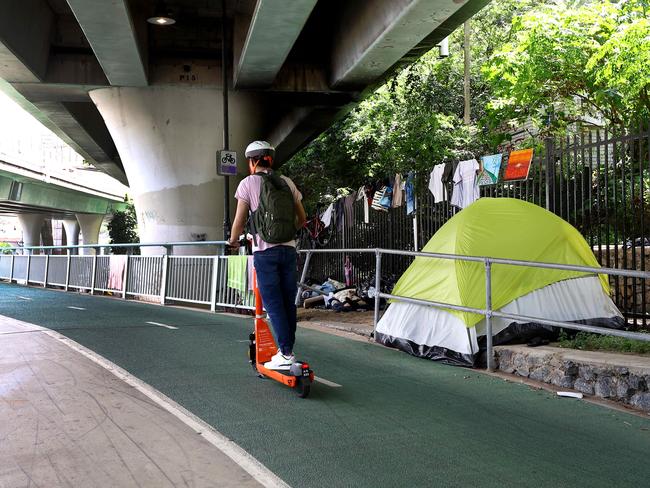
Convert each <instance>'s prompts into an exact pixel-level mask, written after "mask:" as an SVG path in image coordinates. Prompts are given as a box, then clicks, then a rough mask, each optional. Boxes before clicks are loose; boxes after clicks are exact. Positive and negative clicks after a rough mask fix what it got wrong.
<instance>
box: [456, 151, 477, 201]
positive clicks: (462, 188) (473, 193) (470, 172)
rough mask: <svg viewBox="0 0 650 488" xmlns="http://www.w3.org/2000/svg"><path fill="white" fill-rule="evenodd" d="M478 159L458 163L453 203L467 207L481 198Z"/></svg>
mask: <svg viewBox="0 0 650 488" xmlns="http://www.w3.org/2000/svg"><path fill="white" fill-rule="evenodd" d="M479 167H480V166H479V164H478V161H477V160H476V159H469V160H467V161H461V162H460V163H458V167H457V168H456V172H455V173H454V193H453V194H452V196H451V204H452V205H456V206H457V207H460V208H465V207H467V206H468V205H470V204H472V203H473V202H474V201H476V200H478V199H479V198H480V192H479V187H478V184H477V181H476V172H477V171H478V170H479Z"/></svg>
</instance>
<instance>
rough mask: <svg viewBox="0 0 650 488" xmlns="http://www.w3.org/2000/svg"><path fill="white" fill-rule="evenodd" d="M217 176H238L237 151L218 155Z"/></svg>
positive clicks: (223, 152) (221, 152) (220, 152)
mask: <svg viewBox="0 0 650 488" xmlns="http://www.w3.org/2000/svg"><path fill="white" fill-rule="evenodd" d="M217 174H218V175H223V176H237V153H236V152H235V151H219V153H218V154H217Z"/></svg>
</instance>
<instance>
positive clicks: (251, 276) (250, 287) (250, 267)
mask: <svg viewBox="0 0 650 488" xmlns="http://www.w3.org/2000/svg"><path fill="white" fill-rule="evenodd" d="M246 257H247V258H248V262H247V263H246V270H247V271H248V273H247V275H248V291H253V289H254V288H253V283H254V281H255V264H254V262H253V256H246Z"/></svg>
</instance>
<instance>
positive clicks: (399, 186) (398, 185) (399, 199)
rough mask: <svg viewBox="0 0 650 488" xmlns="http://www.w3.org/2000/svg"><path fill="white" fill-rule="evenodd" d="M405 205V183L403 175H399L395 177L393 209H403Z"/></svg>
mask: <svg viewBox="0 0 650 488" xmlns="http://www.w3.org/2000/svg"><path fill="white" fill-rule="evenodd" d="M402 205H404V182H403V181H402V175H401V174H399V173H397V174H396V175H395V183H394V184H393V204H392V207H393V208H397V207H401V206H402Z"/></svg>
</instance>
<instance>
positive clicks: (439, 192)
mask: <svg viewBox="0 0 650 488" xmlns="http://www.w3.org/2000/svg"><path fill="white" fill-rule="evenodd" d="M444 171H445V165H444V163H443V164H436V165H435V166H434V167H433V171H431V175H430V176H429V191H431V193H433V201H434V202H436V203H438V202H442V201H445V200H447V187H446V186H445V185H444V184H443V182H442V173H443V172H444Z"/></svg>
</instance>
